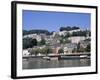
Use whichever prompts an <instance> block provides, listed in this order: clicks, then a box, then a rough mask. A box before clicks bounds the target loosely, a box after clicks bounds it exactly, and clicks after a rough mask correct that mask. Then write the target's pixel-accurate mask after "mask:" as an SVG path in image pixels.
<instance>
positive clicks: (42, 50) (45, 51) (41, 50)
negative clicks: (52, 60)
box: [30, 47, 52, 55]
mask: <svg viewBox="0 0 100 80" xmlns="http://www.w3.org/2000/svg"><path fill="white" fill-rule="evenodd" d="M30 53H31V55H37V54H38V53H41V54H45V55H47V54H48V53H52V49H51V48H50V47H45V48H42V49H40V48H35V49H32V50H30Z"/></svg>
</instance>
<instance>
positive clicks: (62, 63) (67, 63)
mask: <svg viewBox="0 0 100 80" xmlns="http://www.w3.org/2000/svg"><path fill="white" fill-rule="evenodd" d="M90 61H91V60H90V59H63V60H50V61H49V60H44V59H42V58H30V59H27V60H25V59H23V61H22V66H23V69H42V68H60V67H82V66H90V65H91V62H90Z"/></svg>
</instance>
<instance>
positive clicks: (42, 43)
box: [38, 39, 46, 46]
mask: <svg viewBox="0 0 100 80" xmlns="http://www.w3.org/2000/svg"><path fill="white" fill-rule="evenodd" d="M45 44H46V41H45V39H42V40H41V41H40V42H38V45H39V46H41V45H45Z"/></svg>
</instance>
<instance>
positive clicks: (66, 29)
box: [59, 26, 80, 31]
mask: <svg viewBox="0 0 100 80" xmlns="http://www.w3.org/2000/svg"><path fill="white" fill-rule="evenodd" d="M76 29H80V28H79V27H76V26H73V27H70V26H67V27H61V28H60V29H59V30H60V31H70V30H76Z"/></svg>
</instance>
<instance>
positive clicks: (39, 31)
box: [23, 29, 51, 35]
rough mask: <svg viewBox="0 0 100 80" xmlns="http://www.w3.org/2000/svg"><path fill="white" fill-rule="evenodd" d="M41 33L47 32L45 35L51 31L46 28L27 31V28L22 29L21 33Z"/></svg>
mask: <svg viewBox="0 0 100 80" xmlns="http://www.w3.org/2000/svg"><path fill="white" fill-rule="evenodd" d="M35 33H36V34H42V33H44V34H47V35H50V34H51V33H50V32H49V31H48V30H41V29H40V30H29V31H27V30H23V35H28V34H35Z"/></svg>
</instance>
